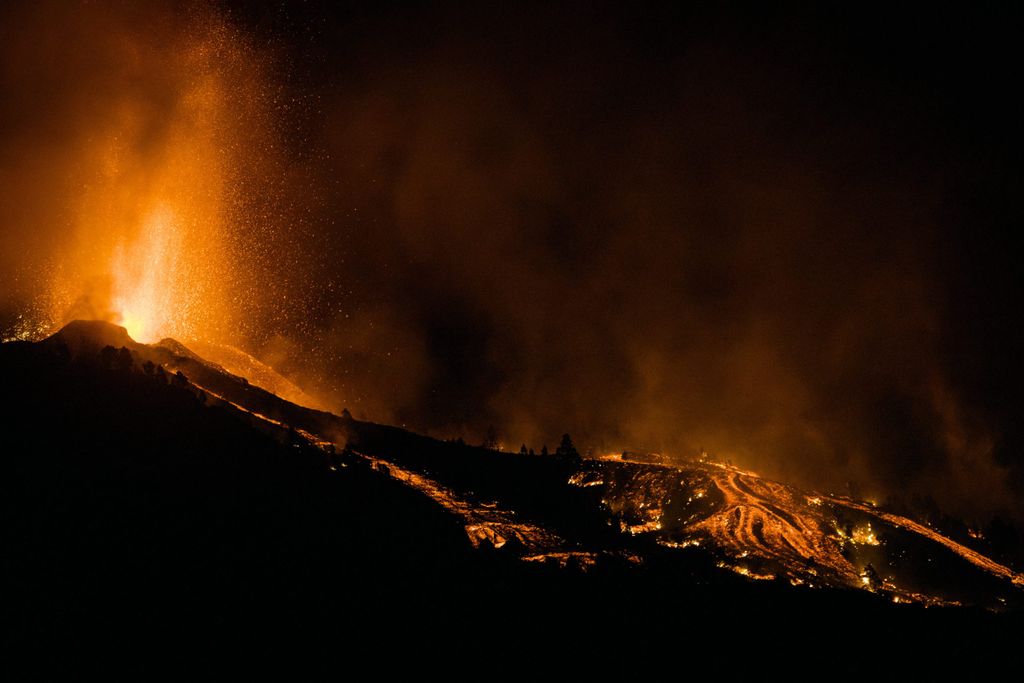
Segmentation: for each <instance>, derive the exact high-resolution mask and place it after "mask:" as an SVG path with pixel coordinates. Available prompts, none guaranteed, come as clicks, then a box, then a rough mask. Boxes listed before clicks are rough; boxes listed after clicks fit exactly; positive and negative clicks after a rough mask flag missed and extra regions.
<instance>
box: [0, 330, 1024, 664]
mask: <svg viewBox="0 0 1024 683" xmlns="http://www.w3.org/2000/svg"><path fill="white" fill-rule="evenodd" d="M0 373H2V376H3V377H4V378H5V380H6V381H5V384H6V387H7V391H8V396H9V398H10V405H9V407H8V408H7V409H6V411H5V414H4V416H5V417H4V425H3V428H2V433H3V437H2V438H3V453H4V459H5V465H6V469H7V472H8V475H9V476H7V477H6V478H5V482H6V483H5V489H6V491H5V500H6V501H7V503H8V514H7V515H5V520H6V526H7V527H8V529H7V530H8V532H9V533H10V534H11V535H10V537H11V538H13V539H14V541H13V543H12V545H11V546H10V547H11V548H12V552H11V553H10V554H9V558H10V559H9V562H8V564H10V566H11V570H12V577H13V578H14V580H15V581H16V582H17V583H16V585H19V586H21V587H22V588H23V590H21V591H20V592H19V595H18V596H17V600H16V601H15V602H14V607H13V610H12V613H13V614H14V615H15V618H16V619H17V620H18V626H19V629H18V630H19V632H20V633H22V634H23V637H24V638H25V641H24V642H25V643H30V642H31V643H38V642H52V641H53V640H54V639H59V638H68V637H70V635H71V634H76V635H75V637H76V638H81V643H83V646H82V649H74V648H72V649H71V650H69V651H68V652H67V654H66V658H65V659H64V660H63V664H69V663H70V662H74V661H77V658H78V657H83V656H85V655H84V654H83V651H84V650H90V649H91V648H93V647H94V646H95V643H94V641H93V640H92V639H93V637H95V638H98V639H101V640H103V639H110V638H119V639H126V640H127V641H129V642H131V643H133V647H135V648H138V652H139V653H148V654H147V655H146V656H158V655H157V654H156V653H158V652H161V647H160V644H161V643H165V642H166V641H167V639H173V640H174V642H185V643H186V645H187V647H185V651H188V652H191V653H195V652H196V651H200V650H203V651H206V652H207V655H208V656H210V657H212V658H214V659H218V660H220V661H224V660H230V659H231V657H233V656H236V655H238V653H239V652H241V651H243V650H244V651H246V652H250V651H251V647H252V644H253V643H259V644H262V645H263V646H266V647H270V646H271V644H272V645H273V648H275V649H271V650H263V651H262V652H261V653H260V654H259V655H258V656H252V655H251V654H250V655H246V656H247V657H250V658H249V659H248V661H249V663H257V662H260V661H263V658H266V659H267V660H268V661H269V660H272V659H273V657H272V656H271V654H270V653H271V652H273V651H278V650H280V651H288V652H291V651H294V650H295V649H296V648H298V649H306V648H309V647H314V649H315V648H323V651H330V649H331V648H332V647H338V643H339V642H348V643H351V642H353V639H356V640H357V641H358V642H363V643H366V647H369V648H370V649H374V648H372V647H370V645H373V646H380V647H381V651H385V650H387V649H388V648H387V647H385V645H386V644H387V643H389V642H402V643H404V644H405V645H403V647H408V643H416V644H418V645H420V646H429V647H428V649H433V651H434V652H435V654H436V653H437V652H446V653H447V654H449V655H451V656H453V657H454V656H455V655H454V653H453V651H459V652H462V653H463V654H462V655H460V656H461V657H463V658H465V659H467V660H469V661H473V662H475V663H479V662H482V661H487V660H489V659H490V656H488V655H486V654H485V653H487V652H489V650H488V649H487V645H486V643H491V646H493V645H494V643H501V644H502V647H510V645H509V644H510V643H523V642H531V643H534V646H535V647H542V648H544V649H551V650H552V651H554V650H557V651H561V650H562V648H571V649H573V651H575V652H577V653H582V654H578V655H577V659H582V660H584V661H586V662H588V663H590V664H595V663H598V662H605V661H608V660H609V659H610V661H611V663H612V664H613V665H614V666H616V667H620V668H622V670H624V671H626V670H628V671H635V670H636V667H637V666H639V665H640V663H638V662H637V661H636V659H635V658H634V657H633V656H630V655H629V650H622V651H621V652H619V655H618V656H615V657H611V658H609V657H608V656H607V653H605V652H604V651H603V646H602V643H603V642H604V641H605V639H606V638H607V637H609V635H612V634H614V637H615V638H617V639H619V640H620V641H622V640H624V641H628V642H633V643H636V642H640V643H644V644H646V647H649V648H650V649H651V650H656V651H658V652H659V653H661V654H667V653H669V652H671V650H665V649H662V648H665V647H667V644H668V643H672V642H676V641H677V640H679V639H685V641H686V642H689V643H701V644H703V646H705V647H711V646H713V645H715V644H716V643H717V644H718V645H719V646H722V644H721V642H720V641H718V639H717V635H716V634H719V633H721V632H722V629H730V628H733V627H734V625H735V624H738V623H743V622H744V620H747V621H748V622H755V621H757V620H763V617H762V616H761V615H763V614H771V615H772V617H771V618H772V620H774V622H778V627H779V628H780V629H782V631H784V632H785V633H786V636H785V638H787V639H788V638H794V637H797V636H796V634H801V635H800V637H801V638H810V639H811V641H812V642H813V643H816V644H815V645H813V646H812V648H813V647H825V646H826V643H825V641H826V640H828V641H832V640H834V639H839V640H840V641H842V639H846V638H849V639H853V638H855V637H857V636H858V634H861V633H863V632H864V630H870V631H871V632H872V633H875V634H878V637H879V638H881V639H884V638H886V637H892V638H895V637H897V635H899V637H900V638H904V639H905V638H907V637H908V636H907V635H906V634H907V633H910V634H913V636H914V637H919V638H921V639H922V640H932V639H940V640H941V641H942V642H944V643H945V644H946V645H948V646H949V647H955V648H968V647H977V645H978V642H979V640H980V641H981V642H983V643H984V644H985V646H987V647H991V648H993V649H994V650H998V649H999V648H1000V647H1002V645H1003V644H1004V640H1005V639H1006V638H1008V637H1010V635H1009V634H1012V633H1013V632H1014V631H1015V629H1019V628H1020V626H1021V614H1022V612H1021V608H1022V606H1024V576H1022V575H1021V573H1019V571H1018V570H1017V569H1015V568H1012V567H1011V566H1009V565H1008V564H1006V563H1004V562H1001V561H999V560H998V559H993V558H992V557H990V556H988V555H987V554H986V552H985V548H983V547H980V546H979V547H970V545H968V544H967V543H965V542H963V541H961V540H960V539H954V538H951V537H950V536H949V535H947V534H945V533H943V532H942V531H940V530H938V529H935V528H933V527H932V526H930V525H929V524H927V523H924V522H920V521H916V520H914V519H911V518H909V517H906V516H902V515H899V514H896V513H895V512H893V511H889V510H886V509H883V508H880V507H877V506H875V505H874V504H872V503H869V502H866V501H860V500H856V499H854V498H850V497H848V496H840V495H835V494H830V493H828V492H814V491H804V490H801V489H798V488H796V487H793V486H788V485H786V484H784V483H781V482H776V481H772V480H770V479H765V478H762V477H760V476H758V475H756V474H755V473H752V472H747V471H744V470H741V469H738V468H735V467H733V466H731V465H728V464H724V463H717V462H713V461H710V460H707V459H701V460H694V461H690V462H679V463H673V464H666V463H652V462H647V461H643V460H640V459H638V460H633V459H630V456H629V454H628V453H625V454H611V455H606V456H602V457H593V458H580V457H578V456H575V455H566V454H565V453H560V454H559V455H557V456H548V457H541V456H533V455H527V454H511V453H503V452H500V451H497V450H493V449H488V448H483V447H471V446H466V445H465V444H462V443H453V442H445V441H439V440H436V439H432V438H429V437H426V436H422V435H418V434H415V433H413V432H410V431H407V430H404V429H400V428H397V427H392V426H387V425H380V424H375V423H372V422H366V421H360V420H356V419H353V418H352V417H351V416H350V415H348V413H347V411H346V412H345V413H343V414H342V415H335V414H332V413H330V412H326V411H323V410H317V409H315V408H310V407H305V406H303V405H299V404H298V403H294V402H292V401H290V400H287V399H285V398H282V397H281V396H279V395H277V394H276V393H274V392H273V391H270V390H268V389H267V388H263V387H261V386H258V385H257V380H256V379H255V378H253V379H252V380H250V379H249V378H245V377H241V376H239V375H235V374H232V373H231V372H229V371H228V370H227V369H225V367H224V366H222V365H220V364H218V363H214V362H212V361H210V360H207V359H204V358H203V357H202V356H200V355H199V354H197V353H195V352H194V351H193V350H191V349H190V348H188V347H186V346H185V345H183V344H181V343H178V342H176V341H174V340H171V339H166V340H163V341H160V342H158V343H155V344H141V343H137V342H135V341H134V340H132V339H131V338H130V336H129V335H128V333H127V331H126V330H125V329H124V328H122V327H118V326H115V325H112V324H109V323H104V322H97V321H76V322H73V323H71V324H69V325H67V326H66V327H64V328H63V329H62V330H60V331H59V332H58V333H56V334H54V335H53V336H51V337H49V338H48V339H45V340H43V341H40V342H36V343H31V342H11V343H7V344H4V345H3V346H2V347H0ZM264 376H265V375H264ZM837 614H842V615H843V617H842V619H841V620H839V621H835V622H832V623H833V624H834V626H833V627H832V629H831V630H830V631H829V632H828V635H827V638H826V637H825V635H824V634H821V633H817V634H815V633H814V632H813V629H812V631H811V632H809V631H808V630H807V627H806V624H807V623H814V622H815V621H820V620H823V619H831V618H833V617H834V616H835V615H837ZM284 624H287V625H288V626H287V627H285V626H283V625H284ZM940 626H941V628H939V627H940ZM950 626H952V628H950ZM467 629H470V630H473V631H474V633H472V634H468V635H467V634H466V633H465V631H466V630H467ZM456 633H457V634H458V635H454V634H456ZM86 636H88V637H86ZM225 636H227V637H226V638H225ZM781 638H782V636H781V635H780V636H779V637H778V638H775V637H772V636H771V634H769V633H765V634H763V635H762V636H760V640H759V641H758V643H759V645H758V646H759V647H762V648H765V650H766V651H768V650H770V649H771V648H773V647H777V646H780V645H779V641H780V640H781ZM182 639H184V640H182ZM470 644H472V647H470ZM211 647H212V648H213V649H214V650H213V651H210V648H211ZM723 647H724V646H723ZM436 648H441V649H440V650H437V649H436ZM476 648H481V649H476ZM466 652H469V654H465V653H466ZM94 653H95V652H94ZM59 659H60V658H59ZM656 659H658V658H653V659H651V660H645V662H646V663H651V662H653V661H655V660H656ZM314 661H316V662H319V660H317V659H316V658H313V659H312V660H310V662H314ZM277 663H280V662H279V661H278V662H277ZM307 663H309V662H307ZM520 663H522V661H520Z"/></svg>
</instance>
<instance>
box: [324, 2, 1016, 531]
mask: <svg viewBox="0 0 1024 683" xmlns="http://www.w3.org/2000/svg"><path fill="white" fill-rule="evenodd" d="M607 11H608V12H609V13H610V15H609V16H593V15H588V16H583V15H579V14H573V13H571V12H561V11H557V10H550V11H547V12H544V11H541V12H539V13H538V14H536V15H532V16H531V17H530V18H529V19H524V18H522V17H509V16H504V17H496V16H494V15H492V14H486V15H474V16H466V15H462V14H459V15H455V14H451V15H446V14H444V13H439V15H434V14H431V15H430V16H429V17H428V20H426V21H425V20H424V18H423V17H422V16H418V15H414V16H408V17H404V18H403V17H399V18H397V19H396V18H395V17H394V16H390V15H389V16H388V17H387V18H386V19H382V20H381V21H380V22H379V23H372V22H371V23H370V24H369V25H362V26H361V28H360V30H365V31H366V32H367V34H369V35H372V38H364V36H363V35H362V33H350V32H348V31H347V29H344V28H342V29H339V34H338V35H335V34H331V39H335V40H337V41H338V42H343V41H347V42H346V48H345V49H344V50H343V53H344V54H343V57H344V58H343V59H342V58H339V61H337V62H330V66H331V67H337V68H338V69H340V70H341V72H342V74H343V75H342V76H336V75H335V76H333V77H331V78H329V79H328V80H329V87H327V88H325V90H324V102H325V113H324V116H323V131H324V132H323V140H325V141H326V145H327V147H328V149H329V150H330V158H331V161H330V163H329V164H328V165H327V168H326V169H325V171H326V172H327V173H328V174H329V175H330V176H331V177H332V179H333V180H334V182H335V185H334V188H335V189H334V192H333V196H332V201H333V202H334V205H333V207H332V208H331V211H333V212H334V215H335V216H340V217H341V218H340V219H339V220H338V223H339V230H340V234H342V235H343V236H344V240H343V243H342V246H341V247H339V258H340V257H341V255H342V254H343V257H344V259H345V270H346V271H347V273H348V276H349V277H348V278H347V279H346V282H349V283H350V286H351V287H353V288H354V290H355V291H356V292H357V293H356V294H355V295H354V296H353V305H354V306H355V307H358V306H359V305H360V304H359V303H358V302H359V301H360V300H361V299H365V300H368V301H372V302H373V306H376V307H379V310H381V311H386V313H385V314H384V315H381V316H377V315H375V314H374V313H373V312H372V310H373V309H372V308H369V309H367V311H368V312H367V313H366V321H369V320H376V321H377V322H378V326H377V327H375V328H374V330H373V333H372V334H371V335H370V336H367V333H366V327H365V324H366V322H365V321H364V322H363V323H362V324H360V323H359V322H352V321H346V320H341V319H336V321H335V323H336V326H335V328H334V331H333V333H332V338H336V339H338V344H339V345H344V344H347V343H348V344H350V343H351V338H352V336H353V335H354V336H355V337H356V338H357V339H359V340H362V342H364V343H365V344H366V345H368V346H364V345H361V344H360V342H357V343H356V346H355V349H356V351H355V352H354V353H346V352H345V351H344V350H342V351H341V352H340V360H341V363H340V364H341V366H346V365H348V364H349V361H350V360H354V359H356V358H359V354H360V353H364V352H366V350H367V348H368V347H370V348H384V347H388V348H389V349H393V353H394V356H393V362H388V361H384V362H381V363H380V364H379V365H377V366H375V367H374V371H373V373H372V374H371V375H368V376H367V377H365V378H361V380H360V386H359V388H358V390H357V391H356V392H355V395H360V394H375V395H377V396H378V397H380V396H381V395H382V393H383V394H387V392H388V389H387V388H386V387H392V386H394V387H400V388H399V389H396V390H395V392H394V394H392V396H390V397H389V398H388V399H387V400H385V401H384V402H385V403H386V404H387V406H388V410H389V412H388V414H387V415H386V416H387V417H389V418H392V419H397V420H399V421H401V422H404V423H409V424H411V425H415V426H417V427H420V428H427V429H430V430H432V431H434V432H436V433H439V434H442V435H455V434H458V433H462V434H465V435H466V436H467V438H480V437H481V436H482V434H483V430H484V429H485V428H486V426H487V425H488V424H491V423H493V424H495V425H496V426H497V427H498V430H499V433H501V434H503V435H504V437H505V440H506V443H507V446H508V447H511V448H513V449H515V448H518V445H519V443H520V442H524V441H525V442H526V443H528V444H530V445H531V446H534V447H538V448H539V446H540V445H541V444H542V443H545V442H546V443H547V444H548V445H549V446H550V445H551V444H553V443H555V442H556V441H557V438H558V435H560V434H561V432H562V431H566V430H568V431H570V432H572V433H573V434H574V435H576V436H577V440H578V441H580V442H582V443H583V444H584V445H586V446H592V447H594V448H596V449H609V450H610V449H613V448H623V447H628V448H645V449H650V450H658V451H660V450H664V451H665V452H667V453H670V454H675V455H678V456H693V455H696V454H697V453H699V452H700V451H701V450H702V449H706V450H708V451H709V452H712V453H715V454H717V455H718V456H720V457H723V458H729V459H731V460H733V461H734V462H737V463H739V464H743V465H746V466H749V467H752V468H755V469H758V470H761V471H763V472H764V473H766V474H769V475H774V476H778V477H781V478H786V479H790V480H794V479H795V480H797V481H800V482H802V483H804V484H807V485H810V486H815V487H820V488H827V489H831V490H835V491H840V492H846V491H851V490H852V491H854V492H858V493H860V494H861V495H869V496H872V497H875V498H879V499H881V498H884V497H885V496H887V495H889V494H893V493H899V494H910V493H920V494H923V495H932V496H934V497H935V498H936V499H938V500H939V501H940V504H942V505H945V506H947V507H948V508H949V509H953V510H956V511H957V512H960V513H963V514H981V515H984V514H988V513H991V512H993V511H999V512H1002V513H1007V512H1011V513H1014V514H1020V512H1021V508H1020V504H1019V500H1020V497H1019V492H1020V475H1019V472H1020V459H1019V456H1018V455H1017V453H1016V452H1015V448H1016V444H1017V443H1019V442H1018V441H1016V440H1015V439H1016V437H1012V435H1011V436H1008V429H1011V428H1012V419H1013V418H1012V416H1013V414H1014V413H1013V412H1012V411H1011V410H1009V409H1006V408H1005V407H1003V408H1000V409H995V410H993V408H992V406H991V405H986V401H984V400H980V401H979V400H978V394H977V391H978V386H977V385H978V383H979V381H981V382H984V381H986V380H985V379H984V378H985V377H989V378H990V379H991V376H992V374H993V373H1000V372H1002V373H1005V377H1010V376H1011V375H1013V376H1017V374H1019V369H1018V366H1019V363H1018V362H1017V361H1016V360H1014V359H1012V358H1008V359H1007V366H1006V367H1003V368H999V367H997V366H989V365H987V361H986V360H981V361H980V364H981V366H984V367H979V368H976V369H975V371H974V372H973V373H972V372H965V371H964V370H965V368H964V367H963V365H962V362H961V361H962V359H963V358H967V357H973V358H975V359H977V358H978V356H979V355H981V354H983V353H984V351H983V346H984V345H985V344H993V343H994V344H997V345H998V344H999V343H1000V342H998V341H995V340H993V339H991V338H988V339H986V340H985V341H984V342H983V343H979V340H978V338H977V337H975V332H978V333H981V328H982V327H983V326H984V325H987V324H991V321H986V322H979V321H982V320H986V316H987V315H989V314H991V313H992V311H991V310H981V309H979V308H975V307H974V306H972V305H970V304H967V305H966V307H965V303H966V302H969V301H971V300H972V298H974V296H975V295H977V296H987V297H989V299H990V300H991V301H995V302H1009V301H1011V300H1012V296H1013V292H1012V291H1011V290H1012V288H1007V289H999V287H998V286H995V287H982V288H981V290H980V291H977V292H973V293H972V292H970V291H969V290H970V287H969V286H968V287H967V288H966V289H965V287H964V283H965V282H968V281H971V280H972V279H973V278H974V277H975V275H976V274H978V273H987V272H991V271H993V270H998V269H1000V268H1005V267H1008V265H1009V263H1008V261H1007V260H1005V258H1000V257H998V256H997V257H996V258H995V260H991V261H990V260H988V259H989V258H990V257H992V256H994V255H995V254H994V251H995V250H988V251H987V252H985V253H981V254H979V253H977V252H976V250H975V253H973V254H969V255H968V256H967V257H965V258H962V256H963V254H961V253H959V252H960V250H961V249H963V248H964V246H963V245H964V244H965V243H971V242H972V241H973V239H974V238H975V236H978V235H979V233H980V236H981V238H982V239H988V240H990V241H995V242H996V243H999V241H1000V240H1002V233H1001V230H1002V228H1003V226H1002V225H1001V224H1000V223H999V222H998V221H992V220H989V221H988V222H984V219H981V218H980V217H979V216H978V215H977V214H976V213H975V212H974V209H975V207H974V206H972V204H973V203H974V202H976V201H977V198H976V196H975V195H976V192H977V191H978V186H977V184H976V181H975V180H973V179H972V178H971V177H970V176H971V174H972V173H973V174H976V175H977V176H978V177H987V176H989V175H991V176H996V175H998V174H999V173H1001V172H1002V171H1003V170H1004V166H1003V161H1002V160H1000V159H996V158H991V159H985V158H984V155H985V154H986V153H988V151H989V145H990V143H989V142H988V141H986V140H985V135H984V134H983V133H982V132H981V127H982V126H984V125H995V126H999V125H1006V124H1007V123H1008V120H986V119H987V117H985V116H982V117H980V118H978V117H977V114H976V112H975V111H972V110H971V108H970V107H965V106H964V105H963V103H962V102H961V99H962V98H967V97H974V96H976V95H977V94H978V92H979V91H984V90H985V88H986V86H987V85H990V84H991V82H995V81H998V79H999V74H998V73H997V72H993V71H991V70H990V71H988V72H987V73H986V74H985V77H984V78H983V79H982V82H980V83H979V82H977V80H972V79H977V78H978V74H977V73H974V72H973V70H972V65H971V64H968V65H966V66H964V65H962V66H961V67H960V68H959V69H958V68H954V67H955V65H954V62H955V61H956V60H957V59H959V58H958V57H956V56H955V55H954V54H953V53H945V52H942V51H941V50H936V49H934V48H933V49H931V50H930V52H927V50H928V49H929V42H928V41H929V40H932V39H936V40H937V39H939V38H936V37H935V36H934V35H933V36H932V37H931V38H924V39H920V40H918V39H914V38H913V36H912V35H910V34H909V33H907V34H906V35H903V34H899V32H898V30H897V29H896V28H894V27H888V28H885V29H880V31H881V32H882V33H884V34H885V35H881V36H879V35H878V31H874V30H873V29H870V28H868V27H866V26H857V25H854V26H852V27H850V26H847V27H846V28H842V27H841V26H840V23H841V22H839V21H838V20H837V21H836V22H832V21H831V20H830V19H829V18H827V17H819V18H817V19H815V20H814V21H812V22H811V25H809V26H806V25H804V24H801V23H800V22H799V21H797V19H795V18H793V17H789V16H780V17H767V18H765V25H764V27H763V28H754V27H751V26H749V25H747V24H744V23H743V22H742V21H737V19H738V18H737V17H730V16H725V17H722V16H704V15H700V16H698V15H695V14H690V15H684V16H672V15H670V16H651V15H644V14H643V13H630V12H627V11H625V10H621V8H620V9H619V10H607ZM650 14H652V15H653V14H654V13H653V12H652V13H650ZM951 20H952V18H951V17H945V18H941V17H940V18H938V19H936V20H935V21H936V25H935V26H930V27H929V28H930V29H936V28H937V29H938V30H940V31H941V32H944V34H945V37H946V38H951V37H952V36H951V35H948V34H952V33H955V27H954V23H952V21H951ZM847 28H848V29H849V30H850V31H852V34H845V33H844V34H842V35H843V37H844V39H845V40H846V43H845V44H844V43H842V41H837V35H839V34H840V32H841V30H846V29H847ZM903 28H904V29H906V30H907V31H908V32H909V31H910V29H911V26H910V25H905V26H903ZM858 32H859V33H858ZM869 39H874V40H875V43H874V44H875V45H879V44H880V47H879V49H880V50H883V51H885V50H888V51H889V52H888V53H887V54H884V55H878V54H872V52H871V50H870V49H869V47H868V45H869ZM861 40H863V41H864V42H863V43H861V42H859V41H861ZM879 41H880V43H879ZM837 42H839V43H840V44H838V45H837V44H836V43H837ZM975 47H980V46H975ZM919 49H920V50H926V52H923V53H918V52H917V50H919ZM958 54H959V53H958ZM992 56H996V55H991V54H987V53H986V55H985V56H984V57H977V59H978V60H979V62H980V61H982V60H984V59H987V58H989V57H992ZM914 83H916V85H915V84H914ZM992 106H995V105H992ZM957 126H960V127H961V128H966V130H962V129H961V130H957V129H956V127H957ZM1001 200H1002V201H1003V202H1004V203H1005V202H1006V199H1005V198H1001ZM1017 213H1018V214H1019V211H1018V212H1017ZM1007 220H1008V218H1007ZM1013 287H1016V285H1013ZM997 305H998V304H996V305H992V306H990V305H986V306H985V307H987V308H994V307H996V306H997ZM997 315H998V314H997ZM392 325H394V327H392ZM972 328H976V329H975V330H972ZM384 340H387V341H384ZM1007 343H1008V341H1007ZM1015 373H1016V374H1015ZM1007 381H1008V380H1007ZM1004 389H1006V390H1009V391H1012V392H1013V393H1014V395H1016V393H1017V392H1016V389H1015V388H1013V387H1004ZM982 391H984V390H982ZM1015 400H1016V399H1015ZM378 409H379V407H378ZM368 413H369V414H371V415H372V414H373V410H368Z"/></svg>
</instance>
